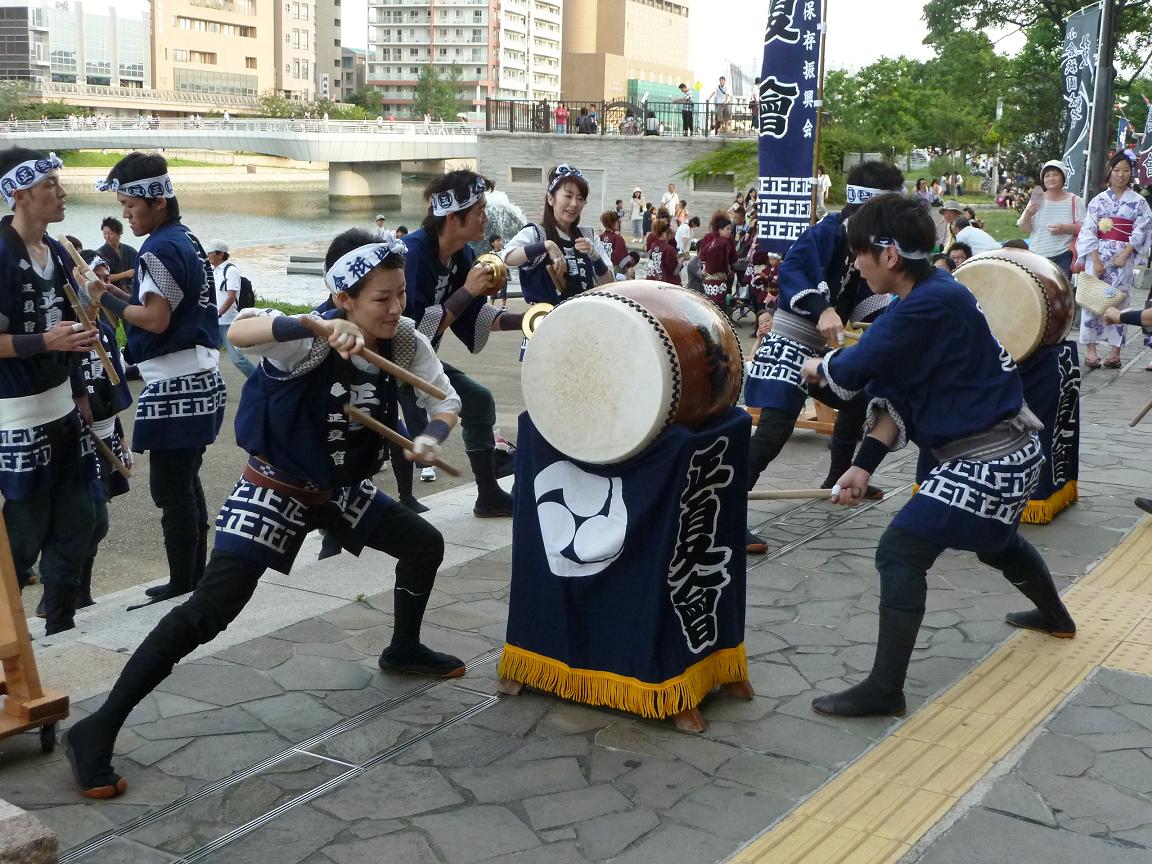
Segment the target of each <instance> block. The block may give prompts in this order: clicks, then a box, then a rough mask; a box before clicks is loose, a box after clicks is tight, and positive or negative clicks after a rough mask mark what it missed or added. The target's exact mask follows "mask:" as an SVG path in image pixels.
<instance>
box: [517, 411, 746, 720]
mask: <svg viewBox="0 0 1152 864" xmlns="http://www.w3.org/2000/svg"><path fill="white" fill-rule="evenodd" d="M519 425H520V428H519V436H518V437H517V448H516V486H515V491H514V495H515V519H514V520H513V538H512V586H511V595H510V599H509V610H508V635H507V644H506V645H505V648H504V655H503V657H502V659H501V662H500V676H501V677H502V678H506V679H510V680H514V681H519V682H521V683H524V684H528V685H530V686H533V687H536V688H538V689H541V690H545V691H548V692H551V693H554V694H556V695H558V696H562V697H564V698H568V699H573V700H575V701H579V702H584V703H586V704H590V705H604V706H610V707H614V708H618V709H621V710H625V711H630V712H633V713H636V714H640V715H643V716H646V717H658V718H659V717H669V716H672V715H674V714H677V713H679V712H681V711H685V710H689V709H691V708H694V707H695V706H696V705H698V704H699V703H700V701H701V700H702V699H703V698H704V696H705V695H707V694H708V692H709V691H710V690H711V689H712V688H714V687H716V686H717V685H720V684H727V683H733V682H737V681H746V680H747V679H748V673H747V661H746V659H745V654H744V610H745V539H744V532H745V525H746V522H747V492H746V491H745V482H746V477H747V460H748V441H749V435H750V429H751V418H750V417H749V416H748V414H747V412H745V411H743V410H740V409H738V408H733V409H731V410H729V411H728V412H727V413H725V414H724V415H723V416H722V417H721V418H720V419H719V420H717V421H716V422H715V423H713V424H711V425H709V426H707V427H705V428H702V429H695V430H693V429H688V428H686V427H683V426H678V425H674V426H671V427H669V428H668V429H666V430H665V431H664V432H663V433H661V434H660V436H659V437H658V438H657V439H656V440H655V441H654V442H653V443H652V445H651V446H650V447H648V448H647V449H646V450H645V451H644V452H642V453H641V454H639V455H638V456H635V457H633V458H632V459H630V460H628V461H625V462H620V463H616V464H608V465H590V464H587V463H577V462H574V461H572V460H570V459H569V458H568V457H567V456H565V455H564V454H563V453H560V452H559V451H557V450H555V449H554V448H553V447H552V446H551V445H549V444H548V442H547V441H545V440H544V438H543V436H541V435H540V434H539V432H538V431H537V430H536V427H535V426H534V424H533V423H532V420H531V419H530V418H529V417H528V414H527V413H524V414H521V415H520V424H519ZM589 434H595V432H594V431H593V432H590V433H589Z"/></svg>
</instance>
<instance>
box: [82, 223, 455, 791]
mask: <svg viewBox="0 0 1152 864" xmlns="http://www.w3.org/2000/svg"><path fill="white" fill-rule="evenodd" d="M386 236H387V239H386V242H379V235H378V234H376V232H368V231H364V230H362V229H359V228H353V229H351V230H349V231H345V232H344V233H343V234H341V235H339V236H338V237H337V238H336V239H335V240H333V241H332V244H331V246H329V248H328V254H327V256H326V258H325V262H324V263H325V277H324V278H325V282H326V283H327V285H328V287H329V290H330V291H331V293H332V295H333V300H334V303H335V306H336V309H335V310H334V311H332V312H329V313H327V314H326V315H325V316H324V318H323V319H320V316H313V317H315V318H316V320H324V321H325V322H326V324H327V326H328V328H329V331H330V335H329V336H328V338H321V337H317V336H314V335H313V333H312V331H311V330H310V329H309V328H307V327H305V326H304V324H303V323H301V320H300V319H299V318H296V317H289V316H286V315H283V314H281V313H280V312H278V311H276V310H271V309H244V310H242V311H241V312H240V314H239V315H238V316H237V318H236V321H235V323H233V325H232V327H231V329H230V330H229V332H228V338H229V340H230V341H231V342H232V344H234V345H236V346H237V347H238V348H240V349H241V350H243V351H244V352H245V353H246V354H248V355H249V356H250V357H252V358H253V359H254V360H260V363H259V366H258V368H257V370H256V372H255V373H254V374H253V375H252V376H251V377H250V378H248V380H247V382H246V383H245V385H244V394H243V397H242V398H241V400H240V407H239V409H238V410H237V413H236V443H237V444H239V445H240V446H241V447H242V448H244V449H245V450H246V451H247V452H248V453H249V454H250V457H249V460H248V464H247V466H246V467H245V468H244V473H243V475H242V477H241V478H240V480H239V481H238V482H237V484H236V487H235V489H233V491H232V494H231V495H230V496H229V497H228V500H227V501H225V502H224V506H223V507H222V508H221V510H220V513H219V515H218V516H217V518H216V540H215V547H214V549H213V551H212V559H211V561H210V562H209V563H208V567H207V569H206V570H205V572H204V577H203V578H202V579H201V580H200V582H199V583H198V584H197V585H196V588H195V590H194V591H193V593H192V596H191V597H190V598H189V599H188V601H187V602H186V603H184V604H183V605H181V606H178V607H176V608H175V609H173V610H172V611H171V612H169V613H168V614H167V615H165V616H164V617H163V618H162V619H161V620H160V623H159V624H157V625H156V627H155V628H154V629H153V630H152V632H151V633H149V634H148V636H147V637H146V638H145V639H144V641H143V642H142V643H141V644H140V647H138V648H137V649H136V652H135V653H134V654H133V655H132V658H131V659H130V660H129V661H128V664H127V665H126V666H125V667H124V671H123V672H121V673H120V677H119V679H118V680H117V682H116V686H114V687H113V688H112V692H111V693H109V694H108V698H107V699H106V700H105V702H104V704H103V705H102V706H101V707H100V709H99V710H97V711H96V712H95V713H94V714H92V715H91V716H89V717H87V718H85V719H83V720H81V721H80V722H79V723H77V724H76V725H74V726H73V727H72V728H71V729H69V730H68V732H67V733H66V735H65V738H64V746H65V752H66V753H67V756H68V761H69V763H70V764H71V766H72V773H73V775H74V777H75V779H76V782H77V784H78V785H79V786H80V789H81V792H82V793H83V794H84V795H86V796H87V797H89V798H111V797H114V796H116V795H119V794H123V792H124V791H125V790H126V789H127V782H126V781H125V780H124V779H123V778H122V777H120V776H119V775H118V774H116V773H115V772H114V771H113V770H112V762H111V760H112V748H113V744H114V743H115V741H116V735H117V733H118V732H119V731H120V728H121V727H122V726H123V724H124V721H125V719H126V718H127V717H128V714H129V713H130V712H131V711H132V709H133V708H134V707H135V706H136V705H137V704H139V702H140V700H142V699H143V698H144V697H145V696H147V695H148V694H149V693H150V692H151V691H152V690H153V689H154V688H155V687H156V686H157V685H158V684H159V683H160V682H161V681H163V680H164V679H165V678H166V677H168V675H169V674H170V673H171V671H172V668H173V667H174V666H175V665H176V663H178V662H179V661H180V659H181V658H183V657H185V656H187V655H188V654H189V653H190V652H191V651H193V650H194V649H195V648H196V647H197V646H199V645H203V644H206V643H208V642H210V641H212V640H213V639H214V638H216V636H217V634H219V633H220V632H221V631H222V630H224V629H225V628H226V627H227V626H228V625H229V624H230V623H231V622H232V621H233V619H235V618H236V616H237V615H239V614H240V611H241V610H242V609H243V608H244V606H245V605H246V604H247V603H248V601H249V599H251V597H252V594H253V592H254V591H255V590H256V584H257V582H258V581H259V579H260V577H261V575H262V574H263V573H264V571H265V569H267V568H272V569H274V570H277V571H279V572H281V573H287V572H288V571H289V570H290V569H291V567H292V563H293V561H294V559H295V558H296V555H297V553H298V552H299V550H300V545H301V543H302V542H303V540H304V537H305V535H306V534H307V533H308V532H309V531H310V530H312V529H313V528H317V527H323V528H326V529H327V530H328V531H330V532H331V533H333V534H334V535H336V537H337V538H338V539H339V540H340V542H341V545H343V546H344V548H345V549H348V550H349V551H352V552H353V553H355V554H359V552H360V551H361V550H362V549H363V548H365V547H368V548H371V549H378V550H380V551H382V552H385V553H386V554H388V555H391V556H394V557H395V558H396V559H397V560H396V587H395V591H394V594H393V600H394V603H395V624H394V625H393V630H392V642H391V644H390V645H389V646H388V647H387V648H385V649H384V652H383V653H382V654H381V655H380V660H379V666H380V668H381V669H382V670H383V671H385V672H390V673H404V674H415V675H428V676H434V677H441V678H457V677H459V676H461V675H463V674H464V662H463V661H462V660H460V659H459V658H457V657H453V656H452V655H450V654H442V653H439V652H437V651H433V650H431V649H429V648H427V647H425V646H424V645H422V644H421V642H420V626H421V622H422V620H423V617H424V610H425V607H426V606H427V604H428V597H429V595H430V593H431V591H432V585H433V583H434V581H435V579H436V571H437V569H439V567H440V563H441V561H442V560H443V558H444V539H443V537H441V536H440V532H439V531H437V530H436V528H434V527H433V526H432V525H430V524H429V523H427V522H425V521H424V520H423V519H421V518H420V517H419V516H417V515H416V514H415V513H413V512H412V511H410V510H408V509H407V508H406V507H403V506H402V505H400V504H399V503H397V502H396V501H393V500H392V499H391V498H389V497H387V496H386V495H385V494H384V493H383V492H381V491H379V490H378V489H377V488H376V487H375V486H374V485H373V484H372V476H373V475H374V474H375V473H376V472H377V471H379V470H380V466H381V465H382V464H383V462H384V459H385V457H386V455H387V453H388V448H387V441H385V440H384V439H383V438H380V437H378V436H376V434H375V433H374V432H372V431H370V430H368V429H365V428H364V427H363V426H361V425H360V424H359V423H356V422H354V421H353V420H352V419H351V418H350V417H349V416H347V414H346V412H345V409H346V408H348V407H349V406H354V407H356V408H359V409H360V410H361V411H363V412H364V413H366V414H369V415H371V416H372V417H374V418H375V419H376V420H378V421H379V422H382V423H384V424H386V425H394V424H395V420H396V416H397V407H396V406H397V402H396V381H395V380H394V379H393V378H392V377H391V376H387V375H385V374H383V373H382V372H380V371H379V370H378V369H377V368H376V367H375V366H373V365H370V364H369V363H367V362H366V361H364V360H363V359H361V357H360V356H358V355H360V353H361V352H362V351H363V350H364V349H365V348H370V349H371V350H373V351H376V352H377V353H380V354H382V355H383V356H384V357H386V358H388V359H390V360H392V361H393V362H395V363H398V364H399V365H400V366H403V367H405V368H407V369H410V370H411V371H412V372H414V373H415V374H416V375H418V376H419V377H421V378H423V379H424V380H426V381H430V382H431V383H433V384H434V385H436V386H437V387H439V388H440V389H441V390H443V391H444V393H445V396H444V398H443V399H436V398H433V397H429V396H426V395H424V394H423V393H421V395H420V396H419V397H417V401H418V402H419V403H420V405H421V407H423V408H424V409H425V410H427V412H428V414H429V415H430V416H431V418H432V420H431V422H430V423H429V424H428V426H427V427H426V428H425V429H424V431H423V433H422V434H421V435H419V436H417V437H416V439H415V441H414V442H413V444H414V448H413V453H412V455H410V457H409V458H419V459H421V460H423V461H431V460H432V459H434V458H436V456H437V455H438V454H439V452H440V448H441V445H442V444H443V442H444V439H445V438H447V437H448V434H449V432H450V431H451V429H452V427H453V426H454V425H455V424H456V418H457V412H458V411H459V409H460V400H459V398H458V397H457V396H456V393H455V391H453V389H452V385H451V384H450V383H449V381H448V378H447V376H446V375H445V374H444V368H443V367H442V366H441V364H440V361H439V359H438V358H437V357H436V353H435V351H433V350H432V345H431V343H430V342H429V341H428V339H427V338H426V337H424V336H423V335H422V334H420V333H418V332H416V329H415V326H414V325H413V323H412V322H411V321H409V320H408V319H406V318H402V317H401V313H402V312H403V311H404V305H405V303H406V301H407V297H406V294H405V290H404V245H403V244H402V243H399V242H397V241H395V240H393V239H392V238H391V236H390V235H386ZM261 358H263V359H262V360H261Z"/></svg>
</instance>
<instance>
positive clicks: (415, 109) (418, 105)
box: [412, 63, 463, 120]
mask: <svg viewBox="0 0 1152 864" xmlns="http://www.w3.org/2000/svg"><path fill="white" fill-rule="evenodd" d="M462 74H463V73H462V71H461V69H460V67H459V66H457V65H456V64H455V63H453V64H452V65H451V66H449V67H448V74H447V76H441V74H440V70H439V69H437V68H436V66H435V65H433V64H431V63H429V64H428V65H427V66H425V67H423V68H422V69H421V70H420V77H419V78H417V79H416V89H415V91H414V93H413V101H412V113H413V114H415V115H416V116H417V117H420V116H423V115H424V114H427V115H428V116H429V117H431V118H432V119H433V120H455V119H456V115H457V114H459V113H460V110H461V105H460V101H459V94H460V78H461V76H462Z"/></svg>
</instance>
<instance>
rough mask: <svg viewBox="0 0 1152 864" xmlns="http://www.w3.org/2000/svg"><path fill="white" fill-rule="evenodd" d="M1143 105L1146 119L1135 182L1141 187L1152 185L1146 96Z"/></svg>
mask: <svg viewBox="0 0 1152 864" xmlns="http://www.w3.org/2000/svg"><path fill="white" fill-rule="evenodd" d="M1144 105H1145V106H1147V108H1148V119H1146V120H1145V121H1144V136H1143V140H1142V141H1141V142H1140V150H1139V151H1138V152H1137V154H1136V162H1137V164H1136V170H1137V182H1138V183H1139V184H1140V185H1141V186H1147V185H1148V184H1149V183H1152V102H1149V101H1148V97H1147V96H1144Z"/></svg>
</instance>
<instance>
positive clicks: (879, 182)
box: [744, 162, 904, 554]
mask: <svg viewBox="0 0 1152 864" xmlns="http://www.w3.org/2000/svg"><path fill="white" fill-rule="evenodd" d="M903 188H904V175H903V174H901V173H900V170H899V169H898V168H896V167H895V166H894V165H888V164H886V163H884V162H863V163H861V164H859V165H857V166H855V167H854V168H853V169H852V170H851V171H850V172H849V173H848V194H847V199H848V205H847V206H846V207H845V208H844V209H843V210H841V211H840V212H839V213H829V214H828V215H827V216H825V217H824V218H823V219H821V220H820V221H819V222H817V223H816V224H815V225H813V226H812V227H811V228H809V229H808V230H807V231H805V232H804V233H803V234H801V235H800V236H799V237H798V238H797V239H796V242H795V243H793V244H792V247H791V248H790V249H789V250H788V254H787V255H786V256H785V258H784V261H783V263H781V265H780V271H779V276H778V278H777V285H778V286H779V291H780V295H779V299H778V304H779V308H778V309H777V310H776V312H775V314H773V313H771V312H761V313H760V315H759V316H758V318H757V322H758V329H757V335H762V336H764V340H763V341H762V342H761V343H760V346H759V348H757V350H756V355H755V357H754V358H753V360H752V364H751V367H750V371H749V373H748V381H747V384H746V385H745V389H744V396H745V402H746V403H747V404H748V405H750V406H754V407H757V408H759V409H760V420H759V422H758V423H757V425H756V433H755V434H754V435H753V436H752V442H751V447H750V451H749V454H748V488H749V489H752V488H753V487H754V486H755V485H756V481H757V480H759V478H760V474H761V473H762V472H763V471H764V469H765V468H767V467H768V465H769V463H771V462H772V460H773V459H775V458H776V457H777V456H778V455H779V454H780V451H781V450H782V449H783V448H784V445H785V444H786V443H787V442H788V438H789V437H790V436H791V435H792V430H793V429H794V428H795V426H796V420H797V418H798V417H799V416H800V412H801V410H803V408H804V402H805V400H806V399H807V397H808V396H812V397H813V398H814V399H819V400H820V401H821V402H823V403H825V404H826V405H830V406H832V407H833V408H838V409H840V413H839V414H838V415H837V417H836V425H835V427H834V428H833V430H832V456H831V465H830V466H829V469H828V476H827V477H825V479H824V483H823V484H822V485H823V486H824V488H826V489H827V488H830V487H831V486H832V484H833V483H834V482H835V481H836V478H837V477H839V476H840V475H841V474H843V473H844V471H845V469H847V468H848V466H849V465H850V464H851V463H852V454H853V453H855V452H856V444H857V443H858V442H859V441H860V437H861V435H862V434H863V429H864V416H865V413H866V411H867V408H868V400H867V398H866V397H865V396H864V395H863V394H860V395H859V396H858V397H856V398H854V399H852V400H847V401H845V400H843V399H840V398H838V397H837V395H836V394H835V393H832V392H831V391H829V390H828V389H827V388H812V389H811V390H809V388H808V386H807V385H806V384H805V383H804V382H803V381H802V380H801V378H800V367H801V365H802V364H803V363H804V361H805V360H807V359H809V358H810V357H814V356H816V355H817V354H818V353H820V352H821V351H822V350H824V348H825V347H826V346H827V345H828V344H829V343H832V344H835V343H836V342H837V340H839V339H841V338H843V332H844V324H845V322H849V321H851V322H857V321H871V320H872V319H873V318H875V317H876V316H877V315H879V314H880V313H881V312H883V311H884V307H885V306H887V305H888V301H889V299H890V298H889V297H888V296H887V295H885V294H873V293H872V291H871V290H870V289H869V287H868V284H867V282H865V281H864V280H863V279H862V278H861V277H860V273H859V271H858V270H857V269H856V267H855V265H854V264H853V263H852V255H851V254H850V253H849V251H848V243H847V239H846V237H847V229H846V226H847V225H848V224H849V221H850V220H851V218H852V216H853V214H854V213H855V212H856V211H857V210H859V209H860V206H861V205H862V204H863V203H864V202H865V201H867V200H868V199H869V198H870V197H872V196H874V195H879V194H881V193H883V192H885V191H899V190H902V189H903ZM766 328H771V329H770V330H768V331H767V332H762V331H764V330H765V329H766ZM869 495H870V497H874V498H876V497H880V496H882V495H883V493H882V492H881V491H880V490H879V489H875V488H873V489H871V490H869ZM767 548H768V546H767V544H766V543H765V542H764V540H763V539H762V538H760V537H757V536H756V535H755V534H753V533H752V532H751V531H749V532H748V552H749V553H751V554H763V553H764V552H765V551H767Z"/></svg>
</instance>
